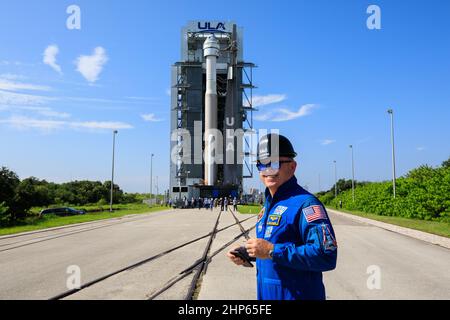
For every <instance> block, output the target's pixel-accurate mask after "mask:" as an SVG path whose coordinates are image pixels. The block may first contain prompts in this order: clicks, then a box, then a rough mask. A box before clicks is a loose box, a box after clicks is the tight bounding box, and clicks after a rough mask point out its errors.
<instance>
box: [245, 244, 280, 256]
mask: <svg viewBox="0 0 450 320" xmlns="http://www.w3.org/2000/svg"><path fill="white" fill-rule="evenodd" d="M245 248H246V249H247V252H248V254H249V256H250V257H252V258H258V259H270V256H269V251H270V250H273V243H271V242H269V241H266V240H264V239H250V240H248V241H247V244H246V245H245Z"/></svg>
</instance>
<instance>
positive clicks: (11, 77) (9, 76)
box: [0, 73, 27, 80]
mask: <svg viewBox="0 0 450 320" xmlns="http://www.w3.org/2000/svg"><path fill="white" fill-rule="evenodd" d="M0 78H2V79H6V80H25V79H27V77H25V76H22V75H18V74H13V73H2V74H0Z"/></svg>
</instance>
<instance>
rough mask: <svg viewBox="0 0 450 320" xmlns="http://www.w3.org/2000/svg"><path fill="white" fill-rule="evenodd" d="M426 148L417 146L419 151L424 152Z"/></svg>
mask: <svg viewBox="0 0 450 320" xmlns="http://www.w3.org/2000/svg"><path fill="white" fill-rule="evenodd" d="M425 149H426V148H425V147H417V151H419V152H422V151H424V150H425Z"/></svg>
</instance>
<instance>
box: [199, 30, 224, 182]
mask: <svg viewBox="0 0 450 320" xmlns="http://www.w3.org/2000/svg"><path fill="white" fill-rule="evenodd" d="M219 49H220V46H219V42H218V41H217V39H216V37H214V35H213V34H212V35H210V36H208V37H207V38H206V40H205V42H204V44H203V51H204V56H205V59H206V93H205V176H204V178H205V184H206V185H209V186H213V185H214V184H215V183H216V182H217V165H216V163H215V161H214V154H213V151H214V148H213V144H214V134H213V132H214V131H213V130H217V84H216V74H217V67H216V62H217V57H218V56H219Z"/></svg>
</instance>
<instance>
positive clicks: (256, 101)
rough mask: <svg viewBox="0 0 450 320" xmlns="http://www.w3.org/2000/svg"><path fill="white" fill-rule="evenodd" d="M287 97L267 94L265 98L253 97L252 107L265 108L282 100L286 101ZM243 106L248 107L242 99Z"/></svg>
mask: <svg viewBox="0 0 450 320" xmlns="http://www.w3.org/2000/svg"><path fill="white" fill-rule="evenodd" d="M286 98H287V96H286V95H285V94H268V95H265V96H258V95H256V96H253V98H252V102H253V107H254V108H256V107H261V106H265V105H268V104H273V103H278V102H282V101H284V100H286ZM244 106H245V107H248V106H249V105H248V102H247V101H246V99H245V98H244Z"/></svg>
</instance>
